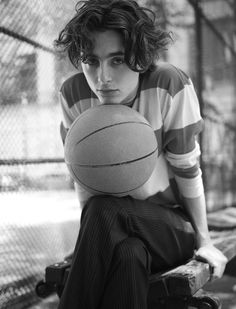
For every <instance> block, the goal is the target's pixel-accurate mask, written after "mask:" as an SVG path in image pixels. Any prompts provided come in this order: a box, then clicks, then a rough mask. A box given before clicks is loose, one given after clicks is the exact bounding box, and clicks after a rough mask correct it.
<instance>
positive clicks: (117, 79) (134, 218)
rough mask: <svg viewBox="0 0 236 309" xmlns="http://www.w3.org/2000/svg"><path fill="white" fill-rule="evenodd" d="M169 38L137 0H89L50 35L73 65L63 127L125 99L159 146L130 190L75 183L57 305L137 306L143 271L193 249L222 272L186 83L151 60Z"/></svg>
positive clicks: (86, 308)
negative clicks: (69, 245)
mask: <svg viewBox="0 0 236 309" xmlns="http://www.w3.org/2000/svg"><path fill="white" fill-rule="evenodd" d="M169 40H170V36H169V34H168V33H166V32H164V31H162V30H161V29H159V28H158V27H157V25H156V23H155V22H154V18H153V15H152V13H151V12H150V11H149V10H147V9H145V8H142V7H140V6H139V5H138V4H137V3H136V2H135V1H132V0H88V1H84V2H83V3H79V4H78V6H77V12H76V15H75V17H74V18H73V19H72V20H71V21H70V22H69V23H68V24H67V25H66V27H65V28H64V29H63V30H62V32H61V33H60V35H59V38H58V40H57V41H56V43H57V46H59V47H63V49H65V50H66V51H67V52H68V56H69V58H70V60H71V62H72V63H73V64H74V66H75V67H77V68H78V69H79V72H78V74H75V75H74V76H72V77H71V78H69V79H68V80H67V81H65V82H64V83H63V85H62V88H61V93H60V94H61V105H62V110H63V116H64V121H63V126H62V127H61V129H62V130H61V132H62V136H63V135H65V134H63V132H65V131H66V130H67V129H69V127H70V125H71V124H72V122H73V121H74V120H75V119H76V117H77V116H78V115H80V114H81V113H83V112H84V111H85V110H87V109H88V108H91V107H93V106H96V105H99V104H124V105H127V106H129V107H130V108H133V109H135V110H137V111H138V112H140V113H141V114H142V115H143V116H144V117H146V119H147V120H148V121H149V122H150V124H151V125H152V127H153V129H154V131H155V134H156V137H157V141H158V146H159V155H158V160H157V164H156V168H155V170H154V172H153V174H152V175H151V177H150V179H149V180H148V181H147V182H146V183H145V184H144V185H143V186H142V187H141V188H140V189H138V190H136V191H135V192H133V193H132V194H131V196H125V197H121V198H117V197H113V196H91V194H89V193H88V192H86V190H84V189H83V188H80V187H79V186H78V185H76V188H77V192H78V196H79V200H80V204H81V205H82V207H83V210H82V216H81V226H80V233H79V237H78V240H77V243H76V247H75V251H74V256H73V263H72V267H71V271H70V275H69V278H68V280H67V283H66V286H65V289H64V292H63V295H62V297H61V301H60V305H59V308H60V309H68V308H69V309H75V308H76V309H95V308H102V309H112V308H114V309H115V308H116V309H118V308H119V309H121V308H122V309H124V308H125V309H145V308H147V295H148V277H149V275H150V273H155V272H158V271H160V270H165V269H168V268H170V267H173V266H176V265H179V264H181V263H184V262H185V261H186V260H188V259H189V258H191V257H192V256H193V254H194V250H195V256H196V257H197V258H200V259H203V260H205V261H207V262H208V263H209V264H210V265H211V266H212V267H213V274H212V277H213V278H219V277H221V276H222V274H223V271H224V268H225V264H226V258H225V257H224V255H223V254H222V253H221V252H220V251H218V250H217V249H216V248H215V247H214V246H213V245H212V243H211V240H210V237H209V232H208V228H207V221H206V205H205V198H204V190H203V184H202V178H201V170H200V168H199V165H198V157H199V154H200V150H199V146H198V143H197V141H196V135H197V134H198V133H199V132H200V131H201V129H202V119H201V116H200V113H199V106H198V101H197V98H196V94H195V92H194V87H193V85H192V82H191V80H190V79H189V77H188V76H187V75H186V74H185V73H183V72H182V71H181V70H179V69H178V68H176V67H174V66H172V65H169V64H157V61H156V60H157V58H158V53H159V51H160V50H161V49H163V48H165V47H166V45H167V44H168V42H169ZM63 138H65V136H63ZM190 222H191V223H190Z"/></svg>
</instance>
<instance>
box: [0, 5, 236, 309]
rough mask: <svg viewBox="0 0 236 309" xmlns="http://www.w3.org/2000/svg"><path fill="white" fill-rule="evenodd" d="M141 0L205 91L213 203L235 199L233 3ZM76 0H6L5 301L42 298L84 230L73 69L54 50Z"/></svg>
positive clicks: (14, 303) (1, 177) (0, 198)
mask: <svg viewBox="0 0 236 309" xmlns="http://www.w3.org/2000/svg"><path fill="white" fill-rule="evenodd" d="M139 2H140V3H141V4H146V5H147V6H148V7H152V8H153V9H155V10H156V11H157V16H158V18H159V20H160V22H161V25H162V27H165V28H166V29H169V30H171V31H173V34H174V38H175V41H176V42H175V44H174V45H173V46H172V47H171V48H170V50H169V52H168V53H167V54H165V59H167V60H168V61H170V62H172V63H174V64H176V65H177V66H179V67H180V68H182V69H183V70H185V71H186V72H187V73H188V74H189V75H190V76H191V77H192V79H193V81H194V84H195V86H196V89H197V92H198V96H199V99H200V103H201V109H202V115H203V117H204V119H205V130H204V132H203V134H202V136H201V139H200V142H201V145H202V159H201V160H202V169H203V176H204V182H205V188H206V197H207V205H208V210H209V211H211V210H212V209H216V208H220V207H222V206H232V205H235V198H236V197H235V193H234V192H236V190H235V189H236V188H235V186H236V181H235V180H236V179H235V178H236V168H235V167H236V166H235V165H236V158H235V147H236V125H235V118H236V114H235V113H236V111H235V97H236V96H235V94H236V93H235V92H236V89H235V85H236V77H235V76H236V72H235V70H236V60H235V59H236V57H235V49H236V13H235V12H236V9H235V1H233V0H227V1H223V0H214V1H213V0H202V1H195V0H181V1H178V2H176V1H172V0H167V1H162V0H159V1H156V0H139ZM75 3H76V0H69V1H62V0H57V1H56V0H51V1H47V0H32V1H27V0H14V1H13V0H0V20H1V22H0V42H1V49H0V65H1V76H0V80H1V88H0V123H1V129H2V132H1V137H0V207H1V210H2V213H3V214H4V215H3V216H2V217H1V228H0V229H1V237H0V250H1V262H2V263H1V266H0V278H1V279H0V308H11V309H14V308H17V309H21V308H28V307H29V306H30V305H32V304H34V303H37V302H38V301H39V300H38V299H37V297H36V296H35V293H34V287H35V284H36V282H37V281H38V280H39V279H41V278H42V276H43V273H44V268H45V266H47V265H48V264H50V263H53V262H55V261H58V260H60V259H62V258H63V257H64V256H65V255H66V254H68V253H70V251H71V250H72V248H73V245H74V242H75V239H76V235H77V232H78V218H79V213H78V212H79V210H78V206H77V202H76V198H75V197H74V195H71V194H70V192H72V190H71V188H72V184H71V180H70V178H69V176H68V172H67V169H66V167H65V164H64V160H63V147H62V143H61V140H60V135H59V124H60V119H61V112H60V106H59V104H58V90H59V88H60V85H61V84H62V82H63V80H65V79H66V78H67V77H68V76H69V75H71V74H73V73H74V69H73V68H72V67H71V65H70V64H69V62H68V61H67V60H66V59H65V58H60V57H59V56H58V55H57V54H56V53H55V50H54V49H53V40H54V39H55V38H56V37H57V35H58V31H59V30H60V29H61V28H62V26H63V25H64V24H65V23H66V21H67V20H68V19H70V18H71V17H72V15H73V14H74V5H75Z"/></svg>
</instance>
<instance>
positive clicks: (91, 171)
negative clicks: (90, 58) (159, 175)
mask: <svg viewBox="0 0 236 309" xmlns="http://www.w3.org/2000/svg"><path fill="white" fill-rule="evenodd" d="M157 155H158V150H157V141H156V137H155V133H154V131H153V129H152V127H151V126H150V124H149V123H148V121H147V120H146V119H145V118H144V117H143V116H142V115H141V114H140V113H138V112H136V111H135V110H133V109H131V108H129V107H127V106H124V105H100V106H96V107H93V108H91V109H88V110H86V111H85V112H83V113H82V114H81V115H80V116H78V118H77V119H76V120H75V121H74V122H73V123H72V125H71V127H70V129H69V131H68V134H67V137H66V140H65V162H66V164H67V167H68V169H69V172H70V174H71V176H72V178H73V179H74V181H75V182H77V183H78V184H79V185H81V186H82V187H84V188H85V189H86V190H87V191H89V192H91V193H93V194H110V195H121V196H122V195H128V194H129V193H131V192H132V191H133V190H135V189H138V188H139V187H141V186H142V185H143V184H144V183H145V182H146V181H147V180H148V179H149V177H150V176H151V174H152V172H153V170H154V166H155V163H156V160H157Z"/></svg>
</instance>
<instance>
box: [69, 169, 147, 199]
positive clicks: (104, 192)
mask: <svg viewBox="0 0 236 309" xmlns="http://www.w3.org/2000/svg"><path fill="white" fill-rule="evenodd" d="M70 170H71V171H72V173H73V175H74V177H75V179H76V180H77V181H79V182H80V184H82V185H83V186H85V187H86V188H88V189H90V190H92V191H94V192H98V193H102V194H109V195H111V194H113V195H118V194H125V193H129V192H132V191H134V190H137V189H139V188H140V187H142V186H143V185H144V184H145V182H146V181H147V179H146V180H145V181H144V182H143V183H141V185H139V186H137V187H135V188H132V189H130V190H127V191H122V192H107V191H100V190H97V189H94V188H93V187H90V186H88V185H86V184H85V183H84V182H83V181H81V180H80V178H79V177H77V175H76V174H75V172H74V169H73V166H71V165H70Z"/></svg>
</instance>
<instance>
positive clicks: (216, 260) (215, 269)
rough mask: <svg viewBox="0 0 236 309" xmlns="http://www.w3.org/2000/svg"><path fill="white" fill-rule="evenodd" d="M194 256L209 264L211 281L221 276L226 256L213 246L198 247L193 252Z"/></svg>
mask: <svg viewBox="0 0 236 309" xmlns="http://www.w3.org/2000/svg"><path fill="white" fill-rule="evenodd" d="M195 258H196V259H197V260H199V261H204V262H207V263H208V264H209V265H210V272H211V281H212V280H214V279H217V278H221V277H222V276H223V273H224V270H225V266H226V263H227V258H226V257H225V256H224V254H223V253H222V252H221V251H219V250H218V249H217V248H215V247H214V246H212V245H210V246H204V247H201V248H199V250H197V252H196V253H195Z"/></svg>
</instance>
